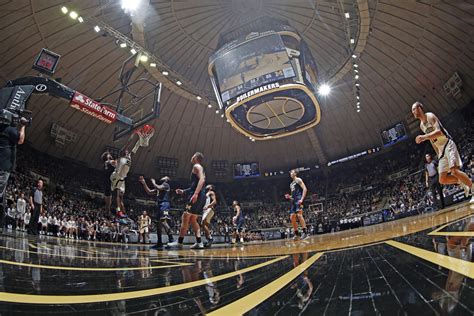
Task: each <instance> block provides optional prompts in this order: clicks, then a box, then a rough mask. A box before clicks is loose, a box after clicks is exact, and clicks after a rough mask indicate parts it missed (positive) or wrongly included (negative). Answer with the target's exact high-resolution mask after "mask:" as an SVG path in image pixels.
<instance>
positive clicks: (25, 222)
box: [22, 210, 31, 231]
mask: <svg viewBox="0 0 474 316" xmlns="http://www.w3.org/2000/svg"><path fill="white" fill-rule="evenodd" d="M30 219H31V213H30V211H29V210H28V211H26V212H25V217H23V227H22V230H23V231H26V226H28V228H29V226H30Z"/></svg>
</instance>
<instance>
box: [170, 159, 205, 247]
mask: <svg viewBox="0 0 474 316" xmlns="http://www.w3.org/2000/svg"><path fill="white" fill-rule="evenodd" d="M203 159H204V155H203V154H201V153H200V152H197V153H195V154H194V155H193V157H192V158H191V163H192V164H193V170H192V172H191V186H190V187H189V188H187V189H185V190H182V189H176V194H179V195H182V194H185V195H186V200H187V204H186V209H185V210H184V213H183V216H182V220H181V229H180V232H179V238H178V241H177V242H173V243H169V244H168V245H167V246H166V248H182V247H183V241H184V236H185V235H186V233H187V232H188V228H189V225H191V227H192V229H193V231H194V234H195V235H196V243H195V244H194V245H192V246H191V248H192V249H202V248H204V245H203V244H202V240H201V229H200V225H199V223H198V221H197V219H198V216H199V215H201V212H202V210H203V208H204V205H205V204H206V193H205V190H204V186H205V183H206V175H205V173H204V168H203V167H202V165H201V163H202V160H203Z"/></svg>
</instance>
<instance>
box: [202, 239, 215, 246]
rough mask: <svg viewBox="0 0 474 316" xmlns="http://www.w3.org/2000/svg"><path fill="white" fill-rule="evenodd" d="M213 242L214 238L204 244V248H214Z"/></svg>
mask: <svg viewBox="0 0 474 316" xmlns="http://www.w3.org/2000/svg"><path fill="white" fill-rule="evenodd" d="M212 242H213V239H212V238H211V239H209V240H208V241H206V243H205V244H204V248H210V247H211V246H212Z"/></svg>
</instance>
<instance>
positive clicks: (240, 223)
mask: <svg viewBox="0 0 474 316" xmlns="http://www.w3.org/2000/svg"><path fill="white" fill-rule="evenodd" d="M243 228H244V217H243V216H241V217H239V218H237V223H236V224H235V229H236V230H237V231H238V232H239V233H240V232H241V231H242V229H243Z"/></svg>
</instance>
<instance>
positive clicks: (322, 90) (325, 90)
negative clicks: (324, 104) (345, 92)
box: [318, 84, 331, 96]
mask: <svg viewBox="0 0 474 316" xmlns="http://www.w3.org/2000/svg"><path fill="white" fill-rule="evenodd" d="M330 92H331V87H330V86H329V85H327V84H322V85H321V86H320V87H319V89H318V93H319V94H320V95H322V96H326V95H328V94H329V93H330Z"/></svg>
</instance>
